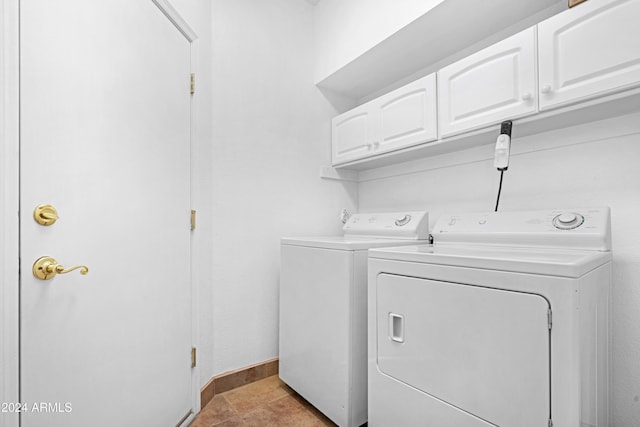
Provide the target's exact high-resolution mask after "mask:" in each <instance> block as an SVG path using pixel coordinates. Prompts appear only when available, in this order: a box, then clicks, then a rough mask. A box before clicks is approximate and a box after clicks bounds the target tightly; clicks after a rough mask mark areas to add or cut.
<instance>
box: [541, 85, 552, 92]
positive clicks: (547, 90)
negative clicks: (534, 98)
mask: <svg viewBox="0 0 640 427" xmlns="http://www.w3.org/2000/svg"><path fill="white" fill-rule="evenodd" d="M540 92H542V93H551V85H544V86H542V89H540Z"/></svg>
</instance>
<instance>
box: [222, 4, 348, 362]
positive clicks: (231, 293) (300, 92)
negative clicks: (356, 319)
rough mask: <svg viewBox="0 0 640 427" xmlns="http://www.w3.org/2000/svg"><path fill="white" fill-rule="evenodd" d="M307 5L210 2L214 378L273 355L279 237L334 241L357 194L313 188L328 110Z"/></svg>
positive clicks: (328, 184) (336, 185)
mask: <svg viewBox="0 0 640 427" xmlns="http://www.w3.org/2000/svg"><path fill="white" fill-rule="evenodd" d="M312 12H313V6H311V5H309V4H308V3H307V2H304V1H300V0H298V1H291V0H272V1H269V2H262V1H251V0H233V1H222V0H215V1H213V72H212V76H213V115H212V126H213V162H212V165H211V173H212V174H213V182H214V185H213V232H212V236H213V260H212V265H211V269H210V275H211V277H212V278H213V283H214V289H213V297H214V311H213V314H214V318H213V325H214V335H213V343H214V352H213V357H214V359H213V372H214V374H220V373H223V372H226V371H229V370H233V369H237V368H242V367H245V366H248V365H251V364H254V363H258V362H261V361H264V360H268V359H271V358H274V357H277V356H278V298H279V290H278V289H279V271H280V247H279V239H280V237H282V236H284V235H301V234H337V233H340V232H341V225H342V224H341V223H340V222H339V218H338V215H339V211H340V208H341V207H348V208H351V209H353V208H354V206H355V202H356V198H357V185H356V184H354V183H352V184H343V183H340V182H337V181H328V180H321V179H320V178H319V171H320V168H321V166H326V165H328V164H329V163H330V146H329V141H330V119H331V117H332V116H333V115H335V114H336V111H335V110H333V108H332V107H331V106H330V105H329V103H328V102H327V101H326V99H325V98H324V97H323V96H322V95H321V94H320V92H319V91H318V90H317V89H316V88H315V86H314V85H313V57H312V55H313V38H312V30H313V28H312V27H313V19H312Z"/></svg>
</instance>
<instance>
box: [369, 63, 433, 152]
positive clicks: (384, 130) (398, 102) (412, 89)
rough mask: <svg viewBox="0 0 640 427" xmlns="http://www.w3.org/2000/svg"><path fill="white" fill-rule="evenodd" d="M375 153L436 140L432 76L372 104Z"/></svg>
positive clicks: (382, 97) (384, 96)
mask: <svg viewBox="0 0 640 427" xmlns="http://www.w3.org/2000/svg"><path fill="white" fill-rule="evenodd" d="M374 106H375V108H374V110H375V112H376V115H377V120H376V122H375V124H376V126H377V129H376V130H375V132H374V135H376V138H375V140H374V142H373V144H374V148H375V149H376V151H377V152H386V151H391V150H397V149H398V148H404V147H409V146H411V145H415V144H420V143H423V142H427V141H435V140H436V139H437V138H438V132H437V125H436V122H437V119H436V75H435V74H431V75H429V76H426V77H423V78H421V79H419V80H416V81H415V82H412V83H409V84H408V85H406V86H403V87H402V88H400V89H398V90H395V91H393V92H391V93H388V94H386V95H383V96H381V97H380V98H378V99H376V101H375V102H374Z"/></svg>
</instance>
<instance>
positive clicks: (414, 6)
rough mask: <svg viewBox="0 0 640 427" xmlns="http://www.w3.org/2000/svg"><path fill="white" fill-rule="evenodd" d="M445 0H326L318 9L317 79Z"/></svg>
mask: <svg viewBox="0 0 640 427" xmlns="http://www.w3.org/2000/svg"><path fill="white" fill-rule="evenodd" d="M442 1H443V0H403V1H402V7H398V3H397V1H394V0H349V1H344V0H323V1H321V2H320V3H318V5H317V6H316V10H315V44H314V53H315V57H316V60H315V73H314V81H315V82H318V81H321V80H322V79H324V78H325V77H327V76H328V75H330V74H331V73H333V72H335V71H336V70H338V69H340V68H342V67H344V66H345V65H347V64H348V63H349V62H351V61H353V60H354V59H356V58H357V57H358V56H360V55H362V54H363V53H365V52H366V51H368V50H369V49H371V48H372V47H374V46H375V45H377V44H378V43H380V42H381V41H383V40H385V39H386V38H388V37H389V36H390V35H392V34H394V33H395V32H397V31H398V30H400V29H401V28H403V27H405V26H406V25H407V24H409V23H410V22H412V21H413V20H415V19H416V18H418V17H420V16H422V15H423V14H424V13H426V12H427V11H428V10H431V9H433V8H434V7H435V6H437V5H438V4H440V3H442Z"/></svg>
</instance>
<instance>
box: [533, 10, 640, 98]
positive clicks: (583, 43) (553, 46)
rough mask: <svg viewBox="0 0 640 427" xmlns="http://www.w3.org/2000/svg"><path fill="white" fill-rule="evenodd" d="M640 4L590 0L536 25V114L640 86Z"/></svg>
mask: <svg viewBox="0 0 640 427" xmlns="http://www.w3.org/2000/svg"><path fill="white" fill-rule="evenodd" d="M639 21H640V2H639V1H637V0H615V1H606V2H605V1H598V0H591V1H589V2H586V3H584V4H582V5H580V6H579V7H576V8H574V9H570V10H568V11H566V12H563V13H561V14H559V15H556V16H554V17H552V18H550V19H547V20H546V21H544V22H542V23H540V24H538V38H539V51H540V63H539V67H540V91H541V93H540V109H542V110H544V109H547V108H552V107H555V106H558V105H563V104H568V103H571V102H575V101H580V100H583V99H585V98H590V97H594V96H598V95H602V94H605V93H607V92H613V91H616V90H622V89H626V88H629V87H632V86H636V85H639V84H640V34H639V33H638V22H639Z"/></svg>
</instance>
